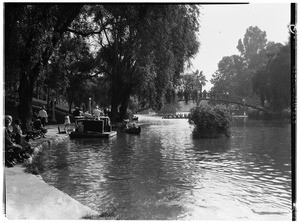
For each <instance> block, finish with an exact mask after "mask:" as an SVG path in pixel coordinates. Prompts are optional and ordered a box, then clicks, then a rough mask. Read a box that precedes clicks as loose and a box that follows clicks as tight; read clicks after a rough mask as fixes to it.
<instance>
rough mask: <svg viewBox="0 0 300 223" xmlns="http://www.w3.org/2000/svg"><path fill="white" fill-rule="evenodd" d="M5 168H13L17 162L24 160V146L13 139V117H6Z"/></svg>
mask: <svg viewBox="0 0 300 223" xmlns="http://www.w3.org/2000/svg"><path fill="white" fill-rule="evenodd" d="M4 122H5V129H4V131H5V166H7V167H13V166H14V165H15V164H16V162H17V161H18V162H21V161H23V159H22V155H21V153H22V146H21V145H18V144H16V143H15V142H14V141H13V137H12V126H11V124H12V117H11V116H10V115H6V116H5V120H4Z"/></svg>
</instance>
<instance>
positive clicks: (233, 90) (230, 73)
mask: <svg viewBox="0 0 300 223" xmlns="http://www.w3.org/2000/svg"><path fill="white" fill-rule="evenodd" d="M237 49H238V50H239V52H240V55H232V56H225V57H223V59H222V60H221V61H220V62H219V64H218V70H217V71H216V72H215V73H214V74H213V78H212V80H211V83H213V84H214V87H213V89H214V90H215V91H217V92H228V93H229V94H231V95H233V96H239V97H242V98H245V97H253V96H254V94H253V91H252V88H251V79H252V77H253V74H254V72H256V71H257V70H259V69H260V68H261V67H262V66H263V65H264V63H265V61H266V56H265V55H266V49H267V39H266V32H265V31H261V30H260V29H259V28H258V27H257V26H255V27H253V26H250V27H249V28H248V29H247V30H246V33H245V35H244V38H243V40H242V39H239V41H238V45H237Z"/></svg>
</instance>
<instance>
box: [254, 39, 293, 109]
mask: <svg viewBox="0 0 300 223" xmlns="http://www.w3.org/2000/svg"><path fill="white" fill-rule="evenodd" d="M290 48H291V47H290V44H287V45H285V46H281V47H280V48H279V52H277V53H276V52H275V53H272V54H269V59H268V61H267V63H266V65H265V66H263V67H262V68H261V69H259V70H258V71H257V72H256V73H255V74H254V76H253V79H252V81H253V89H254V91H255V92H256V93H257V94H258V95H259V97H260V100H261V103H262V105H264V102H265V101H267V102H268V103H269V106H270V108H271V109H272V110H273V111H275V112H282V111H283V110H284V109H285V108H288V107H290V106H291V58H290V55H291V51H290Z"/></svg>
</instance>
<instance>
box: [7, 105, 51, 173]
mask: <svg viewBox="0 0 300 223" xmlns="http://www.w3.org/2000/svg"><path fill="white" fill-rule="evenodd" d="M47 119H48V115H47V112H46V110H45V107H44V106H42V107H41V109H40V111H39V113H38V114H37V117H33V121H32V122H31V123H29V125H27V126H26V127H25V129H24V128H23V129H24V130H25V131H23V130H22V127H21V126H22V123H21V121H20V120H19V119H15V120H13V118H12V116H10V115H6V116H5V117H4V123H5V126H4V127H5V129H4V132H5V151H4V152H5V157H4V159H5V166H7V167H13V166H14V165H15V164H17V163H23V162H24V161H25V160H26V159H28V158H30V156H31V155H32V154H33V151H34V150H33V149H32V148H31V145H30V142H29V141H30V139H36V138H39V137H45V134H46V132H47V129H46V128H45V125H46V123H47V121H48V120H47ZM23 127H24V126H23Z"/></svg>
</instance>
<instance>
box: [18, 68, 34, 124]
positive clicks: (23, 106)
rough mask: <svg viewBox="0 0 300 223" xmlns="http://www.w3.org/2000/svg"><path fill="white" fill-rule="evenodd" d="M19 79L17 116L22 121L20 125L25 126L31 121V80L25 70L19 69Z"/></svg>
mask: <svg viewBox="0 0 300 223" xmlns="http://www.w3.org/2000/svg"><path fill="white" fill-rule="evenodd" d="M20 76H21V79H20V85H19V99H20V104H19V107H18V113H19V118H20V119H21V122H22V127H23V128H26V124H28V123H29V122H31V119H32V114H33V112H32V93H33V80H32V79H31V78H30V77H29V75H28V74H27V73H26V71H21V74H20Z"/></svg>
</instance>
